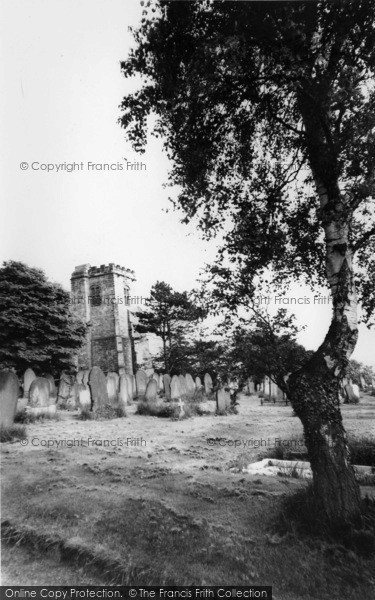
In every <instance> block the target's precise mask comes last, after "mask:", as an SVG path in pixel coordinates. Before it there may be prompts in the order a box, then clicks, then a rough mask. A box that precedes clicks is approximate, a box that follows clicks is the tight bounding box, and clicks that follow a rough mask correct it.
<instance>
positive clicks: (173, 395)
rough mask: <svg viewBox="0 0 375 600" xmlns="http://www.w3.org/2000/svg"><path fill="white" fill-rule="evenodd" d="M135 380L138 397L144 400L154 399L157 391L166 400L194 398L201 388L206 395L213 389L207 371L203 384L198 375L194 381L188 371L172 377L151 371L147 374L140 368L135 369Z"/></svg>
mask: <svg viewBox="0 0 375 600" xmlns="http://www.w3.org/2000/svg"><path fill="white" fill-rule="evenodd" d="M135 380H136V390H137V396H138V398H144V399H145V400H146V401H153V400H156V398H157V395H158V393H162V394H163V395H164V396H165V398H166V399H167V400H181V399H182V398H194V396H195V394H196V392H199V391H201V390H202V391H203V389H204V391H205V393H206V394H207V395H209V394H211V392H212V390H213V383H212V378H211V376H210V375H209V374H208V373H206V374H205V376H204V383H203V384H202V381H201V379H200V377H196V378H195V381H194V379H193V377H192V376H191V375H190V373H187V374H186V375H173V377H171V376H170V375H168V374H167V373H165V374H164V375H158V374H157V373H152V374H151V375H150V376H148V375H147V373H146V372H145V371H143V370H142V369H140V370H139V371H137V373H136V375H135Z"/></svg>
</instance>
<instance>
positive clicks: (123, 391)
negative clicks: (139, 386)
mask: <svg viewBox="0 0 375 600" xmlns="http://www.w3.org/2000/svg"><path fill="white" fill-rule="evenodd" d="M132 396H133V393H132V382H131V378H130V376H129V375H120V391H119V395H118V397H119V404H120V406H121V407H122V408H123V409H124V410H125V407H126V406H127V405H129V404H133V397H132Z"/></svg>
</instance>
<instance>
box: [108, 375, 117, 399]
mask: <svg viewBox="0 0 375 600" xmlns="http://www.w3.org/2000/svg"><path fill="white" fill-rule="evenodd" d="M117 387H118V375H117V373H108V375H107V392H108V400H109V403H110V404H111V405H112V406H117V402H118V397H117Z"/></svg>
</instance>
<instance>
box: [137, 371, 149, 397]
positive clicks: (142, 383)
mask: <svg viewBox="0 0 375 600" xmlns="http://www.w3.org/2000/svg"><path fill="white" fill-rule="evenodd" d="M135 379H136V382H137V396H138V398H143V396H144V395H145V393H146V387H147V383H148V377H147V375H146V373H145V372H144V371H143V370H142V369H140V370H139V371H137V373H136V375H135Z"/></svg>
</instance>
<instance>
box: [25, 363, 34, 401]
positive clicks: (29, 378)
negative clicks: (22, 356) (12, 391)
mask: <svg viewBox="0 0 375 600" xmlns="http://www.w3.org/2000/svg"><path fill="white" fill-rule="evenodd" d="M34 379H36V375H35V373H34V371H33V370H32V369H26V371H25V372H24V374H23V395H24V398H28V397H29V389H30V386H31V384H32V382H33V381H34Z"/></svg>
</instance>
